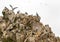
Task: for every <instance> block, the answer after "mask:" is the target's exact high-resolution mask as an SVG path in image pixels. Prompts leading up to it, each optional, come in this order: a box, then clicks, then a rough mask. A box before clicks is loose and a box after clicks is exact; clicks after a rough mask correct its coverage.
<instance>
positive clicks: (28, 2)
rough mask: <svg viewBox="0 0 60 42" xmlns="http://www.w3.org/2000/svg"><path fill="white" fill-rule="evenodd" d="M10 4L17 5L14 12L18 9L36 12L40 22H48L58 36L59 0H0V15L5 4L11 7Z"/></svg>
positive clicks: (59, 26) (31, 12)
mask: <svg viewBox="0 0 60 42" xmlns="http://www.w3.org/2000/svg"><path fill="white" fill-rule="evenodd" d="M10 4H11V5H12V6H13V7H18V9H16V10H15V12H16V11H18V10H20V12H22V13H24V12H28V13H29V14H33V15H36V12H38V14H39V16H40V17H41V22H42V23H43V24H44V25H45V24H49V26H50V27H51V29H52V31H53V32H54V33H55V34H56V36H60V19H59V18H60V0H0V15H2V13H1V12H2V10H3V8H4V7H5V6H6V7H8V8H9V9H11V8H10V6H9V5H10Z"/></svg>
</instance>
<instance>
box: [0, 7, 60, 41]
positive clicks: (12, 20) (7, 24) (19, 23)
mask: <svg viewBox="0 0 60 42" xmlns="http://www.w3.org/2000/svg"><path fill="white" fill-rule="evenodd" d="M11 7H12V6H11ZM2 14H3V16H0V42H60V38H59V37H56V36H55V34H54V33H53V32H52V30H51V27H49V25H43V23H41V22H40V19H41V17H40V16H39V15H38V14H37V13H36V16H33V15H28V13H27V12H26V13H25V14H24V13H19V12H17V14H15V13H14V11H13V9H12V10H9V9H8V8H7V7H5V8H4V9H3V11H2Z"/></svg>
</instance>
